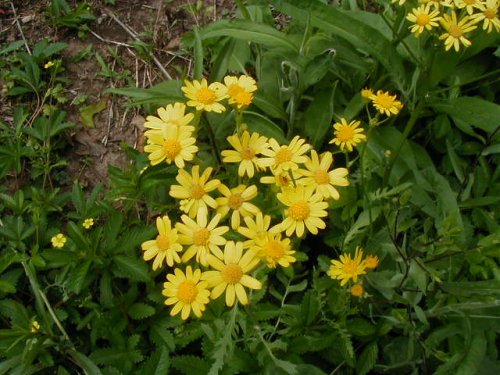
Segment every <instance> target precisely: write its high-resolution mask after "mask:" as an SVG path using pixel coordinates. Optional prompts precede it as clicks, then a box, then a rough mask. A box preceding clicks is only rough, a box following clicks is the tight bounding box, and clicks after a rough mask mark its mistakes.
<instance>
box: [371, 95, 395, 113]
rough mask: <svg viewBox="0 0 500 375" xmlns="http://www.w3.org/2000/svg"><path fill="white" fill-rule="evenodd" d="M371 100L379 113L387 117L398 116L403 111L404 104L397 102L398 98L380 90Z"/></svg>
mask: <svg viewBox="0 0 500 375" xmlns="http://www.w3.org/2000/svg"><path fill="white" fill-rule="evenodd" d="M370 99H371V100H372V104H373V106H374V107H375V108H376V109H377V111H379V112H380V113H382V114H385V115H386V116H392V115H397V114H398V113H399V111H401V109H403V103H401V102H400V101H399V100H397V96H396V95H391V94H390V93H389V92H387V91H383V90H378V91H377V93H376V94H373V95H372V96H371V97H370Z"/></svg>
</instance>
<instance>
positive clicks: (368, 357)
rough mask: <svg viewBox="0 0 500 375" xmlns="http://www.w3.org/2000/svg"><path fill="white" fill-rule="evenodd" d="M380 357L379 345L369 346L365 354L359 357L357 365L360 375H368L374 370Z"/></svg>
mask: <svg viewBox="0 0 500 375" xmlns="http://www.w3.org/2000/svg"><path fill="white" fill-rule="evenodd" d="M377 357H378V345H377V343H376V342H372V343H370V344H368V346H367V347H366V348H364V349H363V352H362V353H361V355H360V356H359V358H358V360H357V363H356V370H357V373H358V374H359V375H366V374H368V373H369V372H370V371H371V370H372V369H373V366H375V364H376V363H377Z"/></svg>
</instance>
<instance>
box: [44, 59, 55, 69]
mask: <svg viewBox="0 0 500 375" xmlns="http://www.w3.org/2000/svg"><path fill="white" fill-rule="evenodd" d="M54 65H56V63H55V62H54V61H52V60H50V61H48V62H47V63H46V64H45V65H44V66H43V67H44V68H45V69H49V68H51V67H53V66H54Z"/></svg>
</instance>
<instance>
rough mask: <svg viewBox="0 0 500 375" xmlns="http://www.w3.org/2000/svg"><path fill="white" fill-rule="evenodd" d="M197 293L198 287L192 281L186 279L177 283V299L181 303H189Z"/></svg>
mask: <svg viewBox="0 0 500 375" xmlns="http://www.w3.org/2000/svg"><path fill="white" fill-rule="evenodd" d="M197 295H198V289H197V288H196V284H195V283H193V282H192V281H189V280H186V281H183V282H182V283H180V284H179V289H178V290H177V299H178V300H179V301H181V302H183V303H186V304H191V303H192V302H194V300H195V299H196V296H197Z"/></svg>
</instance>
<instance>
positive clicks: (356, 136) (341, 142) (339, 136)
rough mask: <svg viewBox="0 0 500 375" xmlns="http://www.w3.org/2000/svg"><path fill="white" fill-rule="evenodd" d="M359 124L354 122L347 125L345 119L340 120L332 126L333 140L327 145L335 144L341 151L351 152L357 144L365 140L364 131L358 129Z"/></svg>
mask: <svg viewBox="0 0 500 375" xmlns="http://www.w3.org/2000/svg"><path fill="white" fill-rule="evenodd" d="M360 124H361V122H360V121H355V120H353V121H351V122H350V123H347V121H346V119H345V118H341V119H340V122H336V123H335V124H333V129H334V132H333V134H334V135H335V138H333V139H332V140H331V141H330V142H329V143H335V144H336V145H337V146H340V149H341V150H344V148H347V150H348V151H352V150H353V147H355V146H356V145H357V144H358V143H360V142H361V141H364V140H366V135H364V134H363V132H364V129H363V128H358V126H359V125H360Z"/></svg>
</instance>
